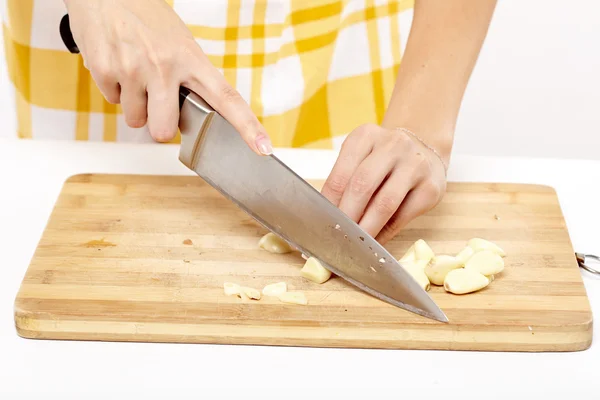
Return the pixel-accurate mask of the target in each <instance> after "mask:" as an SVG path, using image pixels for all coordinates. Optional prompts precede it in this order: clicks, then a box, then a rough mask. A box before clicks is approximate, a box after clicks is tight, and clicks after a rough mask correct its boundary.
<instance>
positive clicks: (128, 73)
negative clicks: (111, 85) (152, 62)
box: [121, 59, 141, 80]
mask: <svg viewBox="0 0 600 400" xmlns="http://www.w3.org/2000/svg"><path fill="white" fill-rule="evenodd" d="M140 69H141V67H140V64H139V63H138V62H136V61H135V60H131V59H129V60H126V61H124V62H123V63H122V64H121V74H122V75H123V76H124V77H125V78H126V79H130V80H131V79H136V78H137V77H138V76H139V74H140Z"/></svg>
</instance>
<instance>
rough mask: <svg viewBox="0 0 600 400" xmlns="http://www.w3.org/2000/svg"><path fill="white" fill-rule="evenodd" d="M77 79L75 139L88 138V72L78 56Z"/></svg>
mask: <svg viewBox="0 0 600 400" xmlns="http://www.w3.org/2000/svg"><path fill="white" fill-rule="evenodd" d="M77 72H78V76H79V80H78V82H77V100H76V102H77V119H76V122H75V139H76V140H88V139H89V126H90V74H89V72H88V70H87V69H86V68H85V66H84V65H83V58H81V57H80V58H79V65H78V68H77Z"/></svg>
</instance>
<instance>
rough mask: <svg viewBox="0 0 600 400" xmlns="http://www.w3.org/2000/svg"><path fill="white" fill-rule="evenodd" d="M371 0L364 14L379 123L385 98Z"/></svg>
mask: <svg viewBox="0 0 600 400" xmlns="http://www.w3.org/2000/svg"><path fill="white" fill-rule="evenodd" d="M376 12H377V10H376V8H375V6H374V5H373V0H368V1H367V8H366V9H365V16H366V20H367V36H368V37H369V55H370V58H371V79H372V80H373V101H374V102H375V112H376V114H377V122H378V123H380V122H381V121H382V119H383V115H384V113H385V100H384V93H383V76H382V72H381V60H380V54H379V33H378V31H377V15H376Z"/></svg>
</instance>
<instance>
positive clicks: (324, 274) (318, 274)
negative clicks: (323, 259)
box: [300, 257, 331, 283]
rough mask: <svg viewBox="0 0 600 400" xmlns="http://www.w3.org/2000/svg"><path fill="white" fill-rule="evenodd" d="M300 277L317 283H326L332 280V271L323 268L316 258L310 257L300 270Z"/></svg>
mask: <svg viewBox="0 0 600 400" xmlns="http://www.w3.org/2000/svg"><path fill="white" fill-rule="evenodd" d="M300 275H302V276H303V277H304V278H306V279H308V280H310V281H313V282H315V283H324V282H326V281H327V280H328V279H329V278H331V271H329V270H328V269H327V268H325V267H323V266H322V265H321V263H320V262H319V260H317V259H316V258H314V257H309V258H308V260H306V263H304V267H302V269H301V270H300Z"/></svg>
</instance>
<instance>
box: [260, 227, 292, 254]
mask: <svg viewBox="0 0 600 400" xmlns="http://www.w3.org/2000/svg"><path fill="white" fill-rule="evenodd" d="M258 246H259V247H260V248H261V249H264V250H266V251H268V252H269V253H277V254H285V253H290V252H291V251H292V248H291V247H290V245H289V244H287V242H286V241H285V240H283V239H281V238H280V237H279V236H277V235H276V234H274V233H273V232H269V233H267V234H266V235H264V236H263V237H261V238H260V240H259V241H258Z"/></svg>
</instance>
